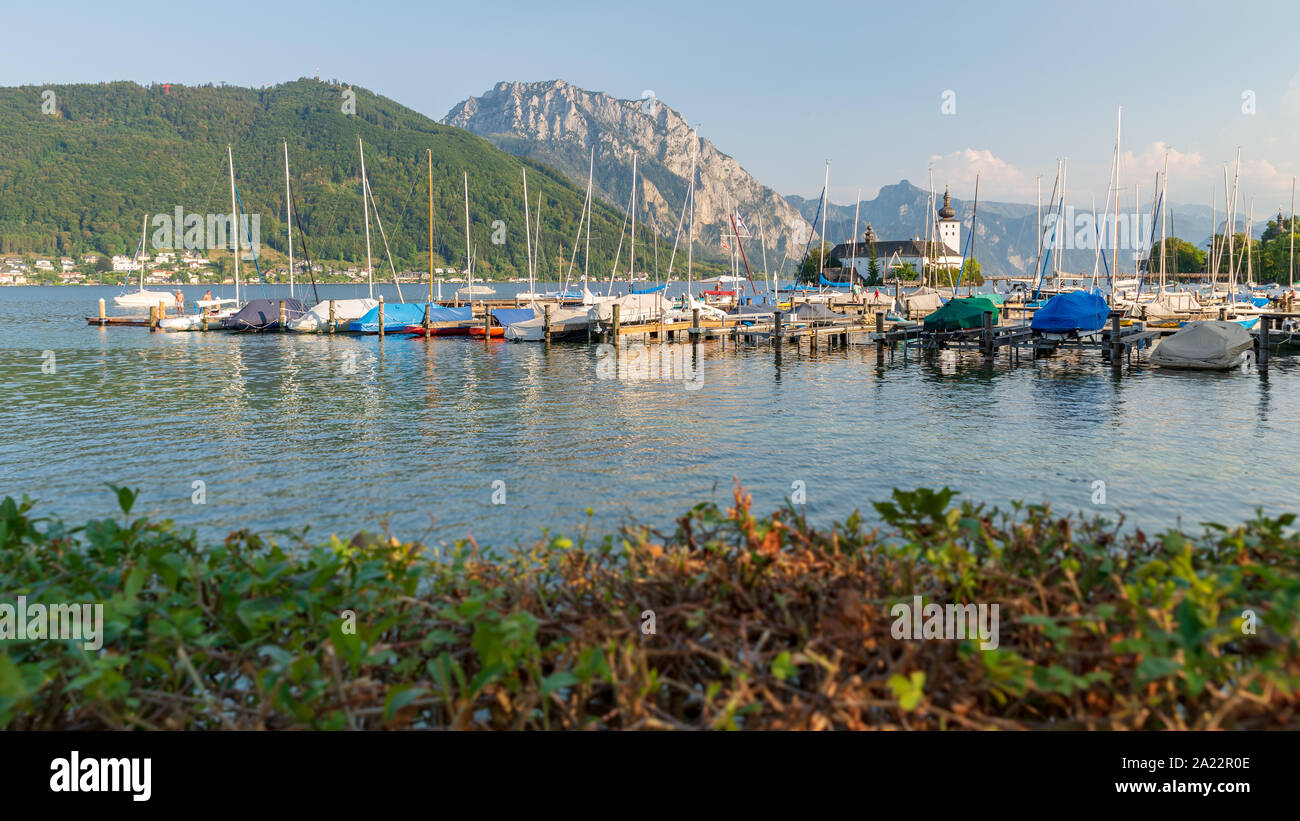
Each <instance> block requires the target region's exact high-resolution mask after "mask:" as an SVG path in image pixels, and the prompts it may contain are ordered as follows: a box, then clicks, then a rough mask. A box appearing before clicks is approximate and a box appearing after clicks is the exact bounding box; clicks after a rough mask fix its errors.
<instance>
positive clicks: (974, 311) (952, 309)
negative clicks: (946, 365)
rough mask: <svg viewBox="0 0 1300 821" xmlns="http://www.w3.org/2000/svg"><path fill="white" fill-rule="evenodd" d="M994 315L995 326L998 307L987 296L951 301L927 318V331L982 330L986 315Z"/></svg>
mask: <svg viewBox="0 0 1300 821" xmlns="http://www.w3.org/2000/svg"><path fill="white" fill-rule="evenodd" d="M985 312H990V313H992V314H993V322H994V324H996V323H997V321H998V305H997V304H996V303H995V302H994V301H993V300H991V299H989V298H988V297H987V296H969V297H962V298H961V299H950V300H948V301H947V302H946V303H944V305H943V307H942V308H940V309H939V310H937V311H935V312H934V313H932V314H930V315H929V316H927V317H926V318H925V329H926V330H927V331H957V330H961V329H963V328H980V327H983V325H984V314H985Z"/></svg>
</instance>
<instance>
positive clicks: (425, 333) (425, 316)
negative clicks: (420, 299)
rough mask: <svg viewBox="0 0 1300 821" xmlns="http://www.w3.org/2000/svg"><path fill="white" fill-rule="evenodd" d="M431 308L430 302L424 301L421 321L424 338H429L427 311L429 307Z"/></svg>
mask: <svg viewBox="0 0 1300 821" xmlns="http://www.w3.org/2000/svg"><path fill="white" fill-rule="evenodd" d="M431 308H432V305H430V303H428V302H426V303H424V323H423V324H424V338H425V339H428V338H429V330H430V323H429V312H430V309H431Z"/></svg>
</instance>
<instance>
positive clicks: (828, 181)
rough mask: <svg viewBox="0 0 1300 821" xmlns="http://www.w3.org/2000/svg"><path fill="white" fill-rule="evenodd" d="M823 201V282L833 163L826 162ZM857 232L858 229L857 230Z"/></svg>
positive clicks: (818, 278)
mask: <svg viewBox="0 0 1300 821" xmlns="http://www.w3.org/2000/svg"><path fill="white" fill-rule="evenodd" d="M822 201H823V202H824V203H825V207H824V208H823V209H822V252H821V262H820V263H819V264H818V266H817V268H818V270H817V281H818V282H821V278H822V271H825V270H826V225H827V224H828V223H829V222H830V220H829V219H828V217H830V215H831V214H830V211H831V161H830V160H827V161H826V178H825V179H824V180H823V181H822ZM855 230H856V229H855Z"/></svg>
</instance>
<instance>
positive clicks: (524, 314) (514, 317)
mask: <svg viewBox="0 0 1300 821" xmlns="http://www.w3.org/2000/svg"><path fill="white" fill-rule="evenodd" d="M492 316H494V317H496V320H497V323H498V324H499V325H500V326H501V327H502V328H509V327H510V326H511V325H513V324H515V323H516V322H527V321H528V320H530V319H533V318H534V317H536V316H537V315H536V314H535V313H533V309H532V308H493V309H492Z"/></svg>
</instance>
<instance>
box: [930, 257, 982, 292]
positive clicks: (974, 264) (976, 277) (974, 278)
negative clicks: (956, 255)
mask: <svg viewBox="0 0 1300 821" xmlns="http://www.w3.org/2000/svg"><path fill="white" fill-rule="evenodd" d="M934 282H935V285H936V286H937V287H948V288H951V287H953V286H955V285H956V284H957V269H956V268H953V267H952V266H945V267H943V268H936V269H935V271H934ZM961 284H962V285H971V286H976V285H983V284H984V275H983V274H982V273H980V264H979V261H978V260H973V259H968V260H966V263H965V264H964V265H963V266H962V272H961Z"/></svg>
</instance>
